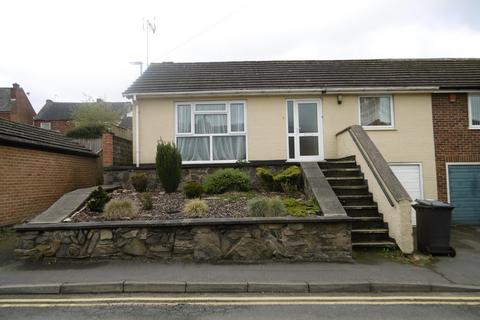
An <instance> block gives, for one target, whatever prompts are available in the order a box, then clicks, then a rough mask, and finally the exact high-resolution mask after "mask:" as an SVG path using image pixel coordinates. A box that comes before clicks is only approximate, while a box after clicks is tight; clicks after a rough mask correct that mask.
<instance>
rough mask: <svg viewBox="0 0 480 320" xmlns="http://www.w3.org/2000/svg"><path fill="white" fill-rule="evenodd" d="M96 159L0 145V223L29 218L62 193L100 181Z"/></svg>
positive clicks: (99, 170) (45, 207)
mask: <svg viewBox="0 0 480 320" xmlns="http://www.w3.org/2000/svg"><path fill="white" fill-rule="evenodd" d="M98 164H99V160H98V158H89V157H82V156H75V155H66V154H60V153H54V152H46V151H39V150H31V149H24V148H16V147H10V146H0V181H1V182H0V185H1V191H0V225H8V224H13V223H18V222H21V221H22V220H24V219H28V218H31V217H32V216H35V215H36V214H38V213H40V212H42V211H44V210H45V209H47V208H48V207H49V206H50V205H51V204H52V203H54V202H55V201H56V200H57V199H58V198H60V197H61V196H62V195H63V194H64V193H66V192H69V191H72V190H75V189H77V188H83V187H89V186H93V185H96V184H97V183H99V182H100V179H101V176H102V174H101V172H102V168H101V166H99V165H98Z"/></svg>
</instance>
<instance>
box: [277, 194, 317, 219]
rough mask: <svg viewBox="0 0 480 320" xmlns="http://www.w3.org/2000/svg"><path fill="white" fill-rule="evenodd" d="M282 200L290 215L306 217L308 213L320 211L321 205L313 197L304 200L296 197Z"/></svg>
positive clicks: (313, 213) (314, 213)
mask: <svg viewBox="0 0 480 320" xmlns="http://www.w3.org/2000/svg"><path fill="white" fill-rule="evenodd" d="M282 202H283V204H284V205H285V207H286V209H287V214H288V215H289V216H294V217H305V216H308V215H317V214H319V213H320V206H319V205H318V203H317V202H316V201H315V200H313V199H310V200H308V201H304V200H301V199H295V198H284V199H283V200H282Z"/></svg>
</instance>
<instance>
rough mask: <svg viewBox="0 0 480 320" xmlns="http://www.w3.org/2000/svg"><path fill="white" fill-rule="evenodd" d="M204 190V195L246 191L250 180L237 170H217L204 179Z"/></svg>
mask: <svg viewBox="0 0 480 320" xmlns="http://www.w3.org/2000/svg"><path fill="white" fill-rule="evenodd" d="M203 186H204V189H205V192H206V193H210V194H220V193H224V192H227V191H248V190H249V189H250V178H249V177H248V175H247V174H246V173H245V172H243V171H240V170H239V169H233V168H228V169H221V170H217V171H215V172H214V173H212V174H211V175H209V176H207V177H206V178H205V183H204V185H203Z"/></svg>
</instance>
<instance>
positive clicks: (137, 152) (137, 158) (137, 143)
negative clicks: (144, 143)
mask: <svg viewBox="0 0 480 320" xmlns="http://www.w3.org/2000/svg"><path fill="white" fill-rule="evenodd" d="M133 106H134V107H135V165H136V166H137V168H138V167H140V147H139V146H140V138H139V134H138V133H139V131H140V130H139V128H138V126H139V125H140V121H139V119H138V115H139V111H138V103H137V97H136V96H134V97H133Z"/></svg>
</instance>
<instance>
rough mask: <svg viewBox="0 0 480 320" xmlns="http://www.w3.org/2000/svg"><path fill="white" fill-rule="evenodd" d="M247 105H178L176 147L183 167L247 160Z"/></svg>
mask: <svg viewBox="0 0 480 320" xmlns="http://www.w3.org/2000/svg"><path fill="white" fill-rule="evenodd" d="M246 118H247V117H246V103H245V101H214V102H178V103H176V107H175V132H176V145H177V148H178V150H179V151H180V153H181V154H182V162H183V163H215V162H221V163H229V162H230V163H233V162H237V161H244V160H247V145H246V144H247V126H246Z"/></svg>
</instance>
